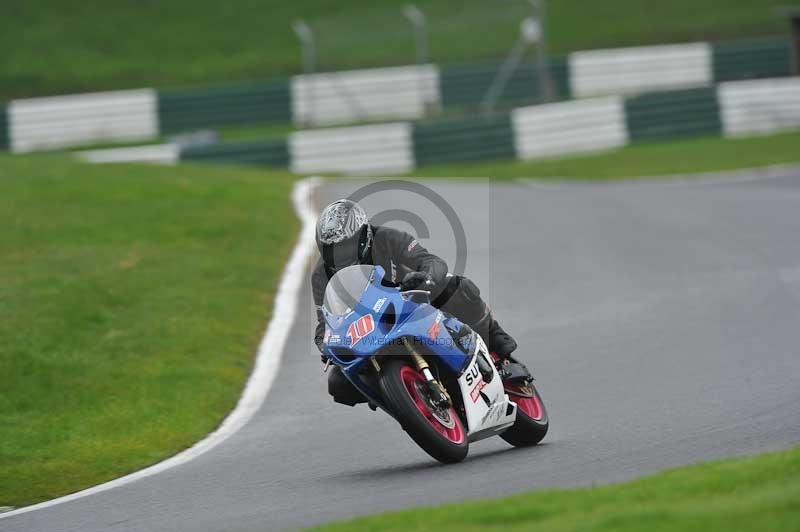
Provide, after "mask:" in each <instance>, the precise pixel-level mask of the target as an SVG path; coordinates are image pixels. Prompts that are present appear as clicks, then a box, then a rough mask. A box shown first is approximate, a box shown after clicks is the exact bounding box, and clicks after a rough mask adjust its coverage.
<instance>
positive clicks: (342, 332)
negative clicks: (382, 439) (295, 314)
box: [322, 266, 470, 410]
mask: <svg viewBox="0 0 800 532" xmlns="http://www.w3.org/2000/svg"><path fill="white" fill-rule="evenodd" d="M350 268H361V271H360V273H358V272H357V273H358V275H362V276H363V278H364V281H365V282H364V287H363V290H351V292H359V293H358V294H356V293H344V294H335V293H334V292H337V288H338V292H347V290H348V289H349V288H350V287H349V286H344V287H342V286H339V287H337V286H335V285H334V286H331V285H330V283H332V282H333V281H334V279H335V277H334V278H333V279H331V281H329V288H328V289H326V305H323V308H322V312H323V315H324V317H325V322H326V325H327V326H326V329H325V336H324V338H323V349H324V353H325V355H327V356H328V357H330V358H331V360H332V361H333V362H334V363H335V364H336V365H337V366H339V367H340V368H341V370H342V372H343V373H344V375H345V376H346V377H347V378H348V380H350V382H352V383H353V385H354V386H355V387H356V388H357V389H358V390H359V391H360V392H361V393H362V394H364V396H365V397H367V398H368V399H369V400H370V401H371V402H373V403H374V404H376V405H378V406H381V407H382V408H383V401H382V398H381V394H380V393H379V392H378V391H377V390H374V389H373V388H372V387H371V386H370V385H369V384H368V383H366V382H365V381H364V379H362V378H361V376H360V375H359V372H360V370H361V366H362V365H363V364H364V363H365V362H366V361H367V360H368V359H369V358H370V357H372V356H373V355H375V354H376V353H377V352H378V351H380V350H381V349H382V348H384V347H387V346H391V345H399V344H400V342H401V341H408V342H412V343H423V344H424V345H425V347H426V348H427V349H428V350H429V351H430V352H432V353H433V354H434V355H435V356H437V357H438V358H440V359H441V360H442V361H443V362H445V364H446V365H447V366H448V367H449V368H450V369H451V370H452V371H453V373H455V374H456V376H458V375H460V374H461V373H462V372H463V370H464V368H465V367H466V366H467V363H468V362H469V360H470V356H469V354H468V352H465V351H464V350H462V349H459V348H458V347H457V344H456V343H455V341H454V340H453V338H452V336H451V334H450V332H449V331H450V330H459V329H460V328H461V327H462V324H461V323H460V322H459V321H458V320H456V319H455V318H452V317H448V316H446V315H444V314H443V313H442V312H441V311H439V310H438V309H436V308H435V307H433V306H432V305H430V304H420V303H417V302H415V301H413V300H412V299H411V298H409V297H407V296H405V295H403V294H402V293H401V292H399V291H398V290H397V288H395V287H393V286H384V285H383V284H382V283H381V281H382V280H383V278H384V275H385V272H384V270H383V268H382V267H380V266H360V267H350ZM350 268H348V269H350ZM337 275H339V274H337ZM357 279H358V277H357ZM328 290H331V292H332V294H330V297H329V293H328ZM334 298H338V301H336V303H337V304H330V305H329V304H327V300H328V299H334ZM342 300H345V301H342ZM332 310H335V311H337V312H332ZM401 339H402V340H401ZM384 410H386V408H384Z"/></svg>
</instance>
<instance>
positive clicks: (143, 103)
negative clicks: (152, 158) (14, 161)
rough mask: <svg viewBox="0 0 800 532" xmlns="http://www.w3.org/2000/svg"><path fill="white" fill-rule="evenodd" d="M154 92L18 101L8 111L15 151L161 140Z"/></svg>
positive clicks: (11, 143) (148, 90) (109, 93)
mask: <svg viewBox="0 0 800 532" xmlns="http://www.w3.org/2000/svg"><path fill="white" fill-rule="evenodd" d="M156 100H157V98H156V92H155V91H154V90H153V89H140V90H129V91H116V92H98V93H94V94H76V95H70V96H53V97H49V98H31V99H26V100H14V101H12V102H11V103H10V104H9V107H8V121H9V133H10V137H11V138H10V145H11V151H14V152H28V151H34V150H44V149H53V148H66V147H69V146H76V145H80V144H86V143H89V142H100V141H102V142H106V141H128V140H142V139H149V138H154V137H156V136H158V105H157V101H156Z"/></svg>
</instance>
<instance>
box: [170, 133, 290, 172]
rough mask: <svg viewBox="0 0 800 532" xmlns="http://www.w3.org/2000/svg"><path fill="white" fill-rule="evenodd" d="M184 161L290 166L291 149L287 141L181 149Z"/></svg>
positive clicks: (261, 141)
mask: <svg viewBox="0 0 800 532" xmlns="http://www.w3.org/2000/svg"><path fill="white" fill-rule="evenodd" d="M180 158H181V160H182V161H184V160H185V161H196V162H207V163H218V164H248V165H262V166H276V167H280V168H286V167H288V166H289V148H288V145H287V142H286V140H285V139H276V140H260V141H247V142H227V143H223V144H212V145H209V146H196V147H187V148H183V149H181V153H180Z"/></svg>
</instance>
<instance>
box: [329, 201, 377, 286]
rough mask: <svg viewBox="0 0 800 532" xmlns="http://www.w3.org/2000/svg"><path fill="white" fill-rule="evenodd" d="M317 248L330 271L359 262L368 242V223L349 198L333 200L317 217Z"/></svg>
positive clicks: (367, 219) (368, 244)
mask: <svg viewBox="0 0 800 532" xmlns="http://www.w3.org/2000/svg"><path fill="white" fill-rule="evenodd" d="M316 240H317V248H318V249H319V252H320V254H321V255H322V260H323V261H324V262H325V266H327V267H328V268H329V269H331V270H332V271H338V270H341V269H342V268H346V267H348V266H353V265H354V264H360V263H362V262H363V261H364V260H365V259H366V258H367V256H368V253H369V248H370V245H371V244H372V227H370V225H369V218H367V213H366V212H365V211H364V209H362V208H361V206H360V205H359V204H358V203H356V202H354V201H351V200H349V199H340V200H336V201H334V202H333V203H331V204H330V205H328V206H327V207H325V208H324V209H322V212H321V213H320V215H319V219H318V220H317V236H316Z"/></svg>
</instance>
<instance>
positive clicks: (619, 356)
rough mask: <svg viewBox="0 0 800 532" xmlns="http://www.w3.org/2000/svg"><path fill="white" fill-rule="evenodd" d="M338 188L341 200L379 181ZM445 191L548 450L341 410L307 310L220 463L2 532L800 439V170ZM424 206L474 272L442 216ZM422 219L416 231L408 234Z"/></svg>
mask: <svg viewBox="0 0 800 532" xmlns="http://www.w3.org/2000/svg"><path fill="white" fill-rule="evenodd" d="M363 184H364V183H363V182H357V181H346V182H340V183H338V184H335V185H327V186H325V187H323V188H322V189H321V190H319V191H318V193H317V197H316V198H315V200H316V201H317V203H318V204H322V203H324V202H325V201H328V200H330V199H332V198H335V197H338V196H341V195H344V194H346V193H347V192H348V191H349V190H352V189H354V188H357V187H358V186H360V185H363ZM430 185H431V186H432V187H433V188H434V189H435V190H436V191H438V192H439V193H440V194H441V195H442V196H443V197H444V198H446V200H447V201H448V203H449V204H450V205H452V206H453V207H454V208H455V210H456V211H457V213H458V215H459V217H460V219H461V221H462V222H463V225H464V229H465V233H466V236H467V240H468V252H467V255H466V257H467V263H466V273H467V274H468V275H470V276H471V277H473V278H474V279H475V280H476V281H477V282H478V284H479V285H480V286H481V287H482V288H483V289H484V291H485V292H486V294H487V297H488V298H489V300H490V301H491V303H492V304H493V307H494V308H495V311H496V314H497V315H498V316H499V317H500V318H501V320H502V322H503V323H504V325H505V326H506V328H507V329H508V330H509V331H510V332H512V333H513V334H514V335H515V336H516V337H517V339H518V340H519V341H520V343H521V345H522V347H521V349H520V351H519V356H520V358H522V359H523V360H524V361H526V362H528V363H529V365H530V366H531V367H532V368H533V369H534V372H535V374H536V376H537V379H538V383H539V387H540V389H541V391H542V393H543V396H544V398H545V401H546V403H547V405H548V408H549V411H550V416H551V421H552V423H551V431H550V433H549V435H548V436H547V437H546V439H545V441H544V443H543V444H542V445H540V446H538V447H535V448H532V449H513V448H511V447H509V446H508V445H507V444H505V443H504V442H503V441H502V440H500V439H499V438H493V439H490V440H485V441H482V442H479V443H477V444H475V445H474V446H473V447H472V448H471V450H470V455H469V457H468V459H467V461H466V462H464V463H462V464H458V465H454V466H440V465H438V464H437V463H435V462H433V461H432V460H431V459H429V458H428V457H427V455H425V454H424V453H423V452H422V451H420V450H419V449H418V448H416V446H415V445H414V444H413V442H411V440H410V439H409V438H407V437H406V435H405V434H404V433H403V432H402V431H401V430H400V428H399V427H398V426H397V425H396V424H395V423H394V421H392V420H391V419H390V418H389V417H388V416H386V415H385V414H382V413H380V412H378V413H374V412H370V411H369V410H367V409H366V408H365V407H363V406H362V407H356V408H348V407H344V406H340V405H335V404H333V403H331V402H330V400H329V399H328V397H327V394H326V390H325V386H324V383H325V380H324V375H323V374H322V373H321V371H320V364H319V360H318V357H317V356H316V355H314V347H313V344H312V342H311V339H310V336H311V331H312V326H313V319H314V318H313V308H312V305H311V299H310V294H309V292H308V291H307V290H306V291H304V293H303V294H302V303H301V305H300V311H299V317H298V320H297V321H296V323H295V325H294V329H293V331H292V333H291V337H290V341H289V344H288V346H287V350H286V352H285V354H284V359H283V363H282V366H281V370H280V372H279V374H278V377H277V380H276V382H275V384H274V385H273V388H272V390H271V392H270V394H269V396H268V397H267V401H266V402H265V404H264V405H263V407H262V408H261V410H260V411H259V412H258V413H257V415H256V416H255V417H254V418H253V419H252V420H251V421H250V423H249V424H248V425H247V426H245V427H244V428H243V429H242V430H241V431H239V432H238V433H237V434H235V435H234V436H232V437H231V438H230V439H228V440H227V441H225V442H224V443H223V444H222V445H220V446H219V447H217V448H215V449H213V450H212V451H210V452H208V453H207V454H204V455H202V456H200V457H199V458H197V459H195V460H193V461H191V462H189V463H187V464H184V465H181V466H179V467H176V468H174V469H171V470H168V471H166V472H163V473H160V474H158V475H155V476H152V477H149V478H146V479H142V480H140V481H137V482H134V483H132V484H128V485H126V486H122V487H119V488H116V489H113V490H110V491H106V492H103V493H100V494H97V495H93V496H89V497H86V498H83V499H79V500H76V501H72V502H67V503H64V504H60V505H56V506H53V507H49V508H45V509H41V510H37V511H33V512H29V513H25V514H21V515H18V516H12V517H8V518H5V519H0V530H2V531H12V530H13V531H35V532H45V531H67V530H70V531H81V532H91V531H100V530H103V531H152V530H159V531H180V532H184V531H186V532H189V531H191V532H199V531H222V530H225V531H266V530H277V529H285V528H296V527H301V526H307V525H312V524H315V523H321V522H326V521H330V520H334V519H341V518H347V517H351V516H355V515H361V514H369V513H374V512H378V511H381V510H388V509H397V508H405V507H409V506H415V505H422V504H433V503H440V502H445V501H458V500H465V499H470V498H478V497H488V496H493V495H500V494H507V493H512V492H516V491H520V490H528V489H536V488H543V487H547V486H582V485H591V484H595V483H608V482H615V481H621V480H625V479H629V478H632V477H636V476H640V475H644V474H648V473H652V472H655V471H658V470H660V469H663V468H666V467H670V466H677V465H681V464H686V463H691V462H696V461H700V460H707V459H713V458H718V457H723V456H730V455H739V454H748V453H757V452H763V451H768V450H773V449H779V448H785V447H788V446H791V445H793V444H797V443H798V442H800V385H799V384H798V382H799V379H798V377H800V342H798V338H800V327H798V326H800V172H797V171H795V172H790V173H789V175H786V176H784V177H778V178H773V179H767V180H757V181H753V182H747V181H744V180H741V179H739V180H736V181H735V182H731V183H710V184H691V183H682V184H676V185H674V186H662V185H661V184H659V183H641V184H616V185H588V184H587V185H564V186H550V185H548V186H531V185H528V184H525V183H508V184H502V185H501V184H495V185H493V186H491V187H488V186H486V185H485V184H484V185H481V184H478V185H469V184H465V183H458V182H436V183H430ZM403 194H407V193H397V194H388V193H383V194H376V195H374V196H372V197H370V198H369V199H368V200H367V202H368V206H369V210H370V211H371V213H373V214H374V213H376V212H378V211H380V210H385V209H398V208H403V209H407V210H409V211H412V212H415V213H416V214H418V215H419V216H420V217H421V218H422V219H423V220H424V221H425V222H426V223H427V225H428V228H429V230H430V236H429V238H426V239H424V240H423V243H424V244H425V245H426V246H427V247H428V248H430V249H431V250H433V251H437V252H440V253H442V254H443V255H444V256H445V257H446V258H447V259H448V261H449V262H451V263H452V262H453V261H454V258H455V250H454V246H453V236H452V234H453V233H452V231H451V230H450V227H449V225H447V224H446V222H445V221H444V218H443V216H442V215H441V213H440V212H438V209H437V208H436V207H434V206H433V205H432V204H431V203H430V202H428V201H427V200H426V199H424V198H419V197H417V198H416V199H413V198H412V197H410V196H403ZM404 224H405V223H404V222H397V223H396V224H395V225H396V226H397V227H401V228H402V227H405V228H408V225H404Z"/></svg>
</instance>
